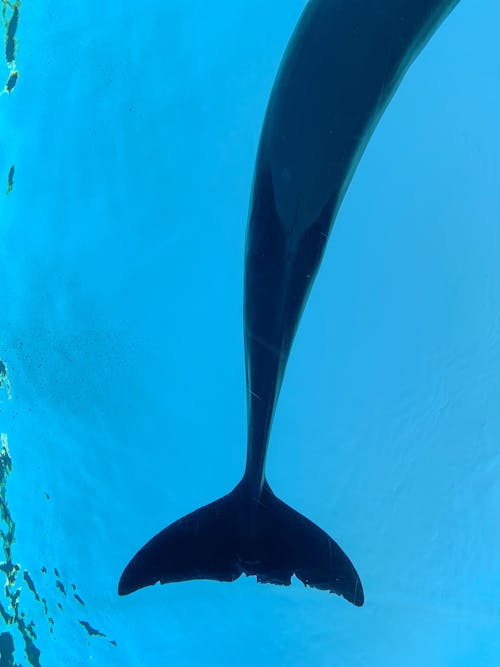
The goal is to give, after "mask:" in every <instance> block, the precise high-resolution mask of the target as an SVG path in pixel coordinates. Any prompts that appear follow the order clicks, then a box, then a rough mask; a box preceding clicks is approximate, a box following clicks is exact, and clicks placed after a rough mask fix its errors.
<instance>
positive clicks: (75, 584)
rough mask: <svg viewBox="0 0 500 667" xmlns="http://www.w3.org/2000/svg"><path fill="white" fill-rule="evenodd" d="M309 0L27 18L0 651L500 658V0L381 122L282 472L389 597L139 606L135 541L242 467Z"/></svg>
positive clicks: (123, 7)
mask: <svg viewBox="0 0 500 667" xmlns="http://www.w3.org/2000/svg"><path fill="white" fill-rule="evenodd" d="M3 4H4V5H5V4H6V3H3ZM13 6H14V5H13V4H12V3H11V6H10V9H8V12H7V14H6V17H5V21H8V19H9V16H11V14H12V7H13ZM303 6H304V2H303V0H276V1H275V2H272V3H270V2H268V0H239V2H237V3H235V2H232V3H229V2H226V1H220V2H215V3H213V2H212V3H208V2H202V1H201V0H191V1H190V2H185V0H168V2H151V3H149V4H148V5H138V4H137V3H133V2H130V1H129V0H122V1H121V2H109V3H97V4H96V3H72V4H71V6H69V5H68V3H63V2H61V1H60V0H51V1H50V2H46V3H29V2H27V1H26V0H23V2H22V4H21V5H20V11H19V25H18V28H17V33H16V38H17V52H16V60H15V63H11V69H10V70H9V68H8V67H7V63H5V62H4V61H2V62H3V72H4V76H5V81H7V79H8V77H9V73H11V72H12V71H13V70H14V68H15V69H16V71H19V80H18V82H17V84H16V86H15V88H14V89H13V90H12V91H11V94H10V95H9V94H4V95H2V96H1V97H0V128H1V137H2V141H1V144H0V177H1V174H4V175H5V186H6V185H7V175H8V173H9V169H10V167H11V165H15V173H14V179H13V187H12V191H11V192H10V193H9V194H6V193H5V192H6V191H5V189H4V190H3V193H4V194H1V195H0V202H1V203H0V359H1V360H2V362H3V363H4V364H5V373H3V374H2V373H0V385H1V386H0V401H1V402H0V432H1V433H2V434H4V435H3V439H2V443H3V444H2V448H3V449H2V457H1V458H0V463H1V466H0V510H1V512H2V515H1V518H2V521H1V522H0V527H1V529H2V531H3V532H2V535H1V536H0V537H1V538H2V544H3V554H2V552H0V561H2V560H3V561H4V565H3V566H2V567H3V569H4V571H5V572H8V573H9V574H10V577H11V579H10V581H9V582H7V585H6V586H5V588H2V590H1V592H0V603H1V607H0V612H2V610H3V612H4V613H0V635H2V637H3V639H2V640H1V642H3V643H1V642H0V651H3V652H2V654H1V660H2V661H3V662H2V663H1V667H4V665H11V664H16V665H23V667H24V666H25V665H27V666H31V665H36V664H40V665H43V666H44V667H53V666H54V665H56V664H64V665H74V666H83V665H90V664H93V665H96V666H97V665H98V666H101V665H106V666H113V665H116V666H120V667H129V666H130V667H131V666H141V667H142V666H146V665H147V666H151V665H153V666H156V665H158V666H161V665H175V666H176V667H177V666H179V667H184V666H186V667H188V666H189V667H191V666H193V667H199V666H204V667H205V666H207V667H212V666H213V667H226V666H227V667H229V666H231V667H232V666H233V665H236V664H238V665H242V666H243V665H255V664H260V665H263V666H267V665H272V666H274V665H287V666H289V667H294V666H297V667H299V666H303V665H313V666H315V667H316V666H318V667H332V666H336V665H339V666H340V665H342V666H345V667H361V666H363V667H365V666H366V667H379V666H381V665H383V666H384V667H400V666H401V665H405V667H421V665H424V664H427V665H432V666H434V665H436V666H437V665H439V666H440V667H442V666H452V667H471V666H475V665H480V666H481V667H497V666H498V665H499V664H500V633H499V632H498V628H499V623H500V607H499V595H500V567H499V555H500V533H499V530H498V523H499V511H500V509H499V508H500V483H499V477H500V446H499V442H500V411H499V409H498V406H499V404H500V271H499V268H498V267H499V266H500V262H499V259H498V258H499V248H500V188H499V187H498V174H499V173H500V126H499V123H498V118H500V85H499V79H498V71H499V66H500V51H499V48H498V25H499V24H500V5H499V4H498V1H497V0H478V1H475V2H472V0H462V2H461V3H460V4H459V6H458V7H457V9H456V10H455V11H454V12H453V13H452V15H451V16H450V17H449V18H448V19H447V20H446V22H445V23H444V24H443V26H442V27H441V28H440V29H439V31H438V32H437V33H436V35H435V36H434V37H433V39H432V40H431V42H430V43H429V44H428V46H427V47H426V49H425V50H424V52H423V53H422V54H421V56H420V57H419V58H418V60H417V61H416V62H415V64H414V65H413V66H412V68H411V69H410V71H409V73H408V74H407V76H406V78H405V79H404V81H403V83H402V85H401V87H400V89H399V90H398V92H397V94H396V96H395V98H394V99H393V101H392V103H391V105H390V106H389V108H388V110H387V112H386V113H385V115H384V117H383V119H382V121H381V123H380V124H379V126H378V128H377V130H376V132H375V134H374V136H373V138H372V140H371V142H370V144H369V146H368V149H367V151H366V153H365V155H364V157H363V159H362V161H361V163H360V166H359V168H358V170H357V172H356V174H355V177H354V180H353V182H352V184H351V186H350V189H349V191H348V193H347V196H346V198H345V200H344V204H343V206H342V209H341V211H340V214H339V216H338V219H337V222H336V225H335V228H334V230H333V233H332V236H331V239H330V242H329V247H328V250H327V252H326V255H325V258H324V262H323V265H322V268H321V270H320V273H319V276H318V279H317V281H316V284H315V286H314V288H313V291H312V293H311V297H310V300H309V303H308V306H307V308H306V311H305V314H304V317H303V320H302V322H301V325H300V327H299V332H298V335H297V339H296V341H295V344H294V348H293V350H292V355H291V358H290V363H289V367H288V370H287V374H286V377H285V383H284V387H283V391H282V395H281V398H280V403H279V406H278V411H277V415H276V420H275V424H274V428H273V433H272V440H271V446H270V451H269V463H268V474H269V479H270V482H271V484H272V486H273V489H274V490H275V491H276V492H277V493H278V495H279V496H280V497H281V498H283V499H284V500H285V501H286V502H287V503H290V504H291V505H292V506H293V507H295V508H297V509H298V510H299V511H301V512H303V513H304V514H306V515H307V516H308V517H310V518H311V519H313V520H314V521H315V522H317V523H318V524H319V525H321V526H322V527H323V528H324V529H325V530H327V531H328V532H329V533H330V534H331V535H332V536H334V538H335V539H337V540H338V541H339V542H340V544H341V545H342V547H343V548H344V549H345V551H346V552H347V553H348V554H349V556H350V557H351V558H352V560H353V562H354V563H355V564H356V567H357V569H358V571H359V573H360V576H361V578H362V580H363V584H364V588H365V594H366V603H365V606H364V607H363V608H361V609H359V608H355V607H353V606H352V605H349V604H348V603H347V602H346V601H345V600H343V599H341V598H338V597H337V596H332V595H328V594H326V593H324V592H320V591H317V590H312V589H309V588H308V589H306V588H304V587H303V586H302V585H301V584H300V583H299V582H297V581H295V582H294V584H293V585H292V586H291V587H288V588H282V587H276V586H270V585H267V586H264V585H259V584H257V583H256V581H255V579H253V578H248V579H246V578H243V579H240V580H238V581H236V582H234V583H233V584H222V583H217V582H203V581H201V582H187V583H182V584H174V585H170V586H164V587H160V586H156V587H154V588H148V589H144V590H142V591H139V592H137V593H135V594H133V595H131V596H129V597H126V598H119V597H118V596H117V593H116V589H117V582H118V578H119V576H120V574H121V571H122V569H123V567H124V565H125V564H126V562H127V561H128V559H129V558H130V557H131V556H132V555H133V553H135V551H136V550H137V548H139V547H140V546H141V545H142V544H143V543H144V542H145V541H146V540H147V539H149V538H150V537H151V536H152V535H153V534H155V533H156V532H157V531H158V530H160V529H161V528H163V527H164V526H165V525H167V524H168V523H169V522H171V521H173V520H175V519H177V518H178V517H179V516H181V515H183V514H185V513H186V512H188V511H191V510H193V509H195V508H196V507H198V506H200V505H202V504H204V503H207V502H210V501H211V500H213V499H215V498H216V497H219V496H220V495H222V494H223V493H225V492H227V491H229V490H230V489H231V488H232V487H233V486H234V484H235V483H236V481H237V480H238V479H239V476H240V474H241V472H242V466H243V462H244V457H245V432H246V425H245V419H246V415H245V385H244V363H243V342H242V341H243V336H242V333H243V332H242V279H243V244H244V237H245V225H246V215H247V206H248V199H249V192H250V187H251V179H252V172H253V165H254V159H255V153H256V147H257V141H258V137H259V132H260V127H261V123H262V120H263V115H264V111H265V107H266V103H267V99H268V95H269V92H270V88H271V85H272V82H273V79H274V76H275V73H276V70H277V66H278V63H279V61H280V58H281V55H282V53H283V50H284V47H285V45H286V43H287V40H288V38H289V36H290V33H291V31H292V29H293V26H294V25H295V23H296V21H297V18H298V16H299V14H300V11H301V9H302V7H303ZM9 12H10V13H9ZM4 28H5V25H4ZM2 187H3V186H2ZM1 370H2V367H0V371H1ZM7 448H8V451H9V452H10V459H9V455H8V454H7ZM8 459H9V460H11V463H12V468H11V467H10V463H9V461H8ZM14 540H15V541H14ZM0 546H2V545H0ZM10 548H12V551H11V552H10V551H9V549H10ZM10 553H11V561H12V562H11V563H10V565H9V563H8V562H7V561H8V560H9V559H8V556H9V554H10ZM6 562H7V565H5V563H6ZM14 565H18V566H19V570H17V569H16V567H15V566H14ZM54 568H57V572H55V570H54ZM43 570H46V571H43ZM29 581H30V582H31V585H29V584H28V582H29ZM18 588H20V589H21V590H20V593H19V597H18V598H16V591H17V589H18ZM75 594H76V595H78V597H79V599H78V598H77V597H75ZM37 598H38V599H37ZM44 600H45V602H44ZM59 605H60V606H59ZM16 609H17V611H16ZM21 614H24V616H21ZM81 621H83V622H85V623H87V624H88V625H87V626H85V625H84V624H82V623H81ZM31 622H33V623H34V624H35V625H34V626H30V628H31V629H30V628H28V629H27V626H29V624H30V623H31ZM94 632H98V633H100V634H93V633H94ZM35 635H36V637H35ZM101 635H102V636H101ZM9 638H10V639H9ZM11 640H12V641H13V643H14V653H13V658H12V660H15V662H13V661H12V660H11V659H10V658H9V657H8V654H10V649H9V646H8V642H9V641H11ZM30 642H31V644H30ZM111 642H115V643H116V645H115V644H113V643H111ZM2 647H3V648H2ZM26 647H28V648H26ZM26 651H27V653H26ZM37 652H39V653H37ZM36 661H38V662H36Z"/></svg>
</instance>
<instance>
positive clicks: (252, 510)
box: [118, 483, 364, 607]
mask: <svg viewBox="0 0 500 667" xmlns="http://www.w3.org/2000/svg"><path fill="white" fill-rule="evenodd" d="M243 573H245V574H246V575H255V576H256V577H257V580H258V581H260V582H262V583H272V584H282V585H289V584H290V583H291V577H292V575H293V574H295V575H296V576H297V577H298V578H299V579H300V580H301V581H302V582H303V583H304V584H305V585H306V586H313V587H315V588H320V589H321V590H328V591H330V593H337V595H341V596H343V597H344V598H345V599H346V600H348V601H349V602H352V603H353V604H355V605H357V606H358V607H360V606H361V605H362V604H363V602H364V595H363V588H362V585H361V581H360V579H359V576H358V574H357V572H356V570H355V569H354V566H353V565H352V563H351V561H350V560H349V558H348V557H347V556H346V555H345V553H344V552H343V551H342V549H341V548H340V547H339V546H338V544H337V543H336V542H334V541H333V540H332V539H331V537H329V536H328V535H327V534H326V533H325V532H324V531H323V530H321V528H318V526H316V525H315V524H314V523H313V522H312V521H309V519H306V518H305V517H304V516H302V515H301V514H299V513H298V512H296V511H295V510H293V509H292V508H291V507H289V506H288V505H286V504H285V503H283V502H282V501H281V500H279V499H278V498H277V497H276V496H275V495H274V494H273V492H272V491H271V489H270V488H269V486H268V485H267V484H265V486H264V489H263V492H262V494H261V496H260V498H259V499H257V500H253V499H252V498H251V497H250V494H249V493H248V491H247V489H246V487H245V485H244V483H240V484H238V486H237V487H236V488H235V489H233V491H231V493H228V494H227V495H226V496H224V497H223V498H220V499H219V500H216V501H215V502H213V503H210V505H205V506H204V507H202V508H200V509H199V510H196V511H195V512H192V513H191V514H188V515H186V516H185V517H183V518H182V519H179V520H178V521H176V522H175V523H173V524H171V525H170V526H168V527H167V528H165V529H164V530H162V532H161V533H158V535H156V536H155V537H153V539H152V540H150V541H149V542H148V543H147V544H146V545H145V546H144V547H143V548H142V549H141V550H140V551H139V552H138V553H137V554H136V555H135V556H134V557H133V558H132V560H131V561H130V563H129V564H128V565H127V567H126V568H125V570H124V572H123V574H122V576H121V579H120V583H119V585H118V593H119V594H120V595H127V594H128V593H132V592H133V591H136V590H138V589H139V588H143V587H144V586H151V585H153V584H155V583H156V582H158V581H159V582H161V583H162V584H166V583H171V582H175V581H186V580H189V579H216V580H218V581H234V580H235V579H237V578H238V577H239V576H240V575H241V574H243Z"/></svg>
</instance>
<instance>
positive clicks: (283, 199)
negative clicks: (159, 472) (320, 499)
mask: <svg viewBox="0 0 500 667" xmlns="http://www.w3.org/2000/svg"><path fill="white" fill-rule="evenodd" d="M457 2H458V0H349V1H348V2H347V1H346V0H310V2H309V3H308V4H307V6H306V8H305V10H304V12H303V14H302V17H301V19H300V21H299V23H298V25H297V28H296V29H295V32H294V34H293V36H292V38H291V40H290V43H289V45H288V48H287V50H286V53H285V56H284V58H283V62H282V64H281V67H280V70H279V73H278V76H277V78H276V82H275V84H274V88H273V91H272V94H271V98H270V101H269V106H268V109H267V113H266V118H265V121H264V126H263V129H262V135H261V139H260V145H259V150H258V156H257V164H256V168H255V175H254V185H253V194H252V200H251V208H250V217H249V223H248V232H247V243H246V258H245V351H246V378H247V396H248V449H247V460H246V469H245V473H244V475H243V479H242V480H241V482H240V483H239V484H238V485H237V486H236V487H235V488H234V489H233V491H231V493H229V494H227V495H226V496H224V497H222V498H220V499H219V500H216V501H215V502H213V503H211V504H210V505H206V506H205V507H202V508H201V509H199V510H197V511H195V512H193V513H192V514H188V515H187V516H185V517H183V518H182V519H179V520H178V521H176V522H175V523H173V524H171V525H170V526H168V527H167V528H165V529H164V530H163V531H162V532H161V533H159V534H158V535H156V537H154V538H153V539H152V540H150V541H149V542H148V543H147V544H146V545H145V546H144V547H143V548H142V549H141V550H140V551H139V552H138V553H137V554H136V555H135V556H134V558H132V560H131V561H130V563H129V564H128V565H127V567H126V568H125V570H124V572H123V574H122V576H121V579H120V583H119V587H118V592H119V593H120V594H121V595H126V594H127V593H131V592H133V591H135V590H137V589H139V588H142V587H143V586H149V585H152V584H154V583H156V582H157V581H160V582H161V583H168V582H173V581H184V580H188V579H217V580H220V581H233V580H234V579H237V578H238V577H239V576H240V575H241V574H243V573H245V574H247V575H256V576H257V578H258V580H259V581H261V582H270V583H275V584H289V583H290V580H291V577H292V575H293V574H295V575H296V576H297V577H298V578H299V579H301V580H302V581H303V582H304V583H305V584H306V585H309V586H314V587H316V588H320V589H323V590H328V591H330V592H332V593H337V594H338V595H342V596H343V597H345V598H346V599H347V600H349V602H352V603H353V604H355V605H358V606H361V605H362V604H363V602H364V595H363V588H362V586H361V582H360V579H359V577H358V574H357V573H356V570H355V569H354V566H353V565H352V563H351V562H350V560H349V559H348V557H347V556H346V555H345V553H344V552H343V551H342V549H341V548H340V547H339V546H338V545H337V544H336V543H335V542H334V541H333V540H332V539H331V538H330V537H329V536H328V535H327V534H326V533H325V532H324V531H323V530H321V529H320V528H318V527H317V526H316V525H315V524H314V523H312V522H311V521H309V520H308V519H306V518H305V517H304V516H302V515H301V514H299V513H298V512H296V511H295V510H293V509H292V508H291V507H288V506H287V505H285V503H283V502H282V501H281V500H279V499H278V498H277V497H276V496H275V495H274V494H273V492H272V491H271V489H270V487H269V485H268V483H267V481H266V476H265V460H266V452H267V446H268V440H269V432H270V428H271V423H272V420H273V415H274V411H275V408H276V402H277V399H278V395H279V392H280V388H281V383H282V380H283V375H284V372H285V367H286V363H287V360H288V356H289V353H290V348H291V345H292V341H293V338H294V335H295V332H296V329H297V325H298V323H299V320H300V317H301V314H302V311H303V308H304V305H305V302H306V300H307V296H308V294H309V290H310V288H311V286H312V283H313V280H314V277H315V275H316V273H317V271H318V268H319V265H320V262H321V258H322V256H323V251H324V249H325V245H326V242H327V239H328V235H329V233H330V229H331V226H332V223H333V220H334V218H335V215H336V212H337V210H338V208H339V205H340V203H341V200H342V197H343V195H344V193H345V191H346V188H347V186H348V184H349V181H350V179H351V177H352V174H353V171H354V169H355V167H356V165H357V163H358V161H359V159H360V157H361V154H362V152H363V150H364V148H365V146H366V144H367V142H368V139H369V138H370V136H371V134H372V132H373V130H374V128H375V126H376V124H377V122H378V120H379V119H380V117H381V115H382V113H383V111H384V109H385V107H386V106H387V104H388V102H389V100H390V99H391V97H392V95H393V94H394V91H395V90H396V88H397V86H398V84H399V82H400V81H401V79H402V77H403V75H404V73H405V72H406V70H407V69H408V67H409V66H410V64H411V62H412V61H413V59H414V58H415V57H416V56H417V54H418V53H419V51H420V50H421V49H422V47H423V46H424V44H425V43H426V41H427V40H428V39H429V37H430V36H431V35H432V33H433V32H434V30H435V29H436V28H437V26H438V25H439V24H440V23H441V21H442V20H443V19H444V18H445V16H446V15H447V14H448V13H449V12H450V11H451V9H452V8H453V7H454V6H455V5H456V4H457Z"/></svg>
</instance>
